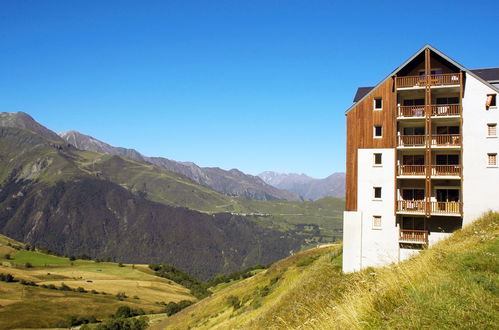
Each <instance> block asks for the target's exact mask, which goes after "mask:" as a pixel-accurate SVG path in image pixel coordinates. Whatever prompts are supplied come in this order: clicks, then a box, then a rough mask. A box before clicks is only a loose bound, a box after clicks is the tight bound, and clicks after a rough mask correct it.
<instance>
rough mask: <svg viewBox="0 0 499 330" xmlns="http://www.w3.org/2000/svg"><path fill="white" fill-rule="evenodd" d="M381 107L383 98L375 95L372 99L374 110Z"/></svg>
mask: <svg viewBox="0 0 499 330" xmlns="http://www.w3.org/2000/svg"><path fill="white" fill-rule="evenodd" d="M381 109H383V99H382V98H381V97H377V98H375V99H374V110H381Z"/></svg>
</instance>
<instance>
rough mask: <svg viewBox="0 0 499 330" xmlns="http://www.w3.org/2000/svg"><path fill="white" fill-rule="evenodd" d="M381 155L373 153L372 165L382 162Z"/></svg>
mask: <svg viewBox="0 0 499 330" xmlns="http://www.w3.org/2000/svg"><path fill="white" fill-rule="evenodd" d="M382 155H383V154H374V165H381V164H382Z"/></svg>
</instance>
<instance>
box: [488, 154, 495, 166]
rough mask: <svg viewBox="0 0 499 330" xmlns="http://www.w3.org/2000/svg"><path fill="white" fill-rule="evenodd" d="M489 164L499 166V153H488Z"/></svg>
mask: <svg viewBox="0 0 499 330" xmlns="http://www.w3.org/2000/svg"><path fill="white" fill-rule="evenodd" d="M487 165H488V166H497V154H487Z"/></svg>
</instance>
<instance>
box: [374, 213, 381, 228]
mask: <svg viewBox="0 0 499 330" xmlns="http://www.w3.org/2000/svg"><path fill="white" fill-rule="evenodd" d="M373 228H374V229H380V228H381V216H380V215H374V216H373Z"/></svg>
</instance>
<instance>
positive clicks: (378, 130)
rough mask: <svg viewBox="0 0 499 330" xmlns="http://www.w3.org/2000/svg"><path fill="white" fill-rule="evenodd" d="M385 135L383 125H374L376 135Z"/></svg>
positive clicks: (378, 136) (376, 136) (377, 136)
mask: <svg viewBox="0 0 499 330" xmlns="http://www.w3.org/2000/svg"><path fill="white" fill-rule="evenodd" d="M382 136H383V126H374V137H375V138H380V137H382Z"/></svg>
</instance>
